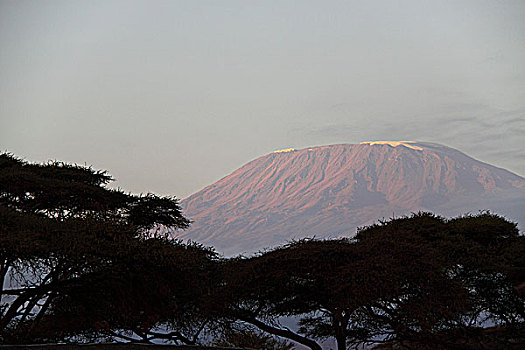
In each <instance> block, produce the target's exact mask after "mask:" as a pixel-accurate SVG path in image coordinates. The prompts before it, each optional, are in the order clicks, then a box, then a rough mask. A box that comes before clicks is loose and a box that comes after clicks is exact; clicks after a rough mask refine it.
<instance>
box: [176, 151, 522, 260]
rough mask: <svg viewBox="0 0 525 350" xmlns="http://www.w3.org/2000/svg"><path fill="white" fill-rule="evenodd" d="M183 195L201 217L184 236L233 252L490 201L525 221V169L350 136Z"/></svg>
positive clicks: (487, 205) (275, 157) (480, 206)
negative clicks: (513, 170) (358, 141)
mask: <svg viewBox="0 0 525 350" xmlns="http://www.w3.org/2000/svg"><path fill="white" fill-rule="evenodd" d="M181 204H182V207H183V211H184V213H185V215H186V216H187V217H189V218H190V219H191V220H193V224H192V225H191V227H190V228H189V229H188V230H186V231H184V232H181V233H179V238H182V239H191V240H193V241H197V242H200V243H203V244H205V245H211V246H214V247H215V248H216V249H217V250H218V251H219V252H221V253H224V254H226V255H232V254H239V253H245V252H248V253H250V252H255V251H258V250H261V249H263V248H267V247H272V246H276V245H279V244H283V243H285V242H286V241H289V240H291V239H299V238H303V237H314V236H315V237H317V238H325V237H339V236H352V235H353V234H355V232H356V228H357V227H359V226H363V225H368V224H371V223H374V222H377V220H378V219H383V218H390V217H392V216H401V215H405V214H409V213H410V212H415V211H420V210H429V211H433V212H436V213H439V214H442V215H446V216H458V215H462V214H465V213H469V212H470V213H477V212H478V211H479V210H487V209H488V210H491V211H493V212H496V213H498V214H502V215H504V216H506V217H507V218H509V219H511V220H515V221H518V222H520V223H521V224H523V221H524V219H525V215H524V212H525V210H524V209H525V178H523V177H520V176H518V175H516V174H513V173H511V172H509V171H507V170H504V169H501V168H497V167H494V166H491V165H489V164H486V163H482V162H480V161H477V160H475V159H473V158H471V157H469V156H467V155H465V154H463V153H461V152H459V151H457V150H455V149H452V148H449V147H445V146H442V145H438V144H432V143H422V142H417V143H415V142H409V141H406V142H385V141H383V142H369V143H363V144H341V145H332V146H321V147H313V148H308V149H302V150H293V149H287V150H283V151H277V152H274V153H271V154H268V155H265V156H263V157H260V158H257V159H255V160H253V161H251V162H249V163H248V164H246V165H244V166H243V167H241V168H240V169H238V170H236V171H234V172H233V173H232V174H230V175H228V176H226V177H224V178H223V179H221V180H219V181H217V182H216V183H214V184H212V185H210V186H208V187H206V188H205V189H203V190H202V191H200V192H198V193H195V194H194V195H192V196H190V197H189V198H187V199H185V200H183V201H182V202H181Z"/></svg>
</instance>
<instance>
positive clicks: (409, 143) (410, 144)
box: [361, 141, 423, 151]
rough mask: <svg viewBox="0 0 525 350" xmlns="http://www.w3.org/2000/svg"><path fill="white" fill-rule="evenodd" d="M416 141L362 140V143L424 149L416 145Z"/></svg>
mask: <svg viewBox="0 0 525 350" xmlns="http://www.w3.org/2000/svg"><path fill="white" fill-rule="evenodd" d="M415 143H416V141H367V142H361V144H362V145H370V146H373V145H388V146H392V147H397V146H405V147H408V148H412V149H415V150H418V151H422V150H423V148H421V147H418V146H416V145H414V144H415Z"/></svg>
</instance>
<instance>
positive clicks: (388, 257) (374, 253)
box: [225, 213, 525, 350]
mask: <svg viewBox="0 0 525 350" xmlns="http://www.w3.org/2000/svg"><path fill="white" fill-rule="evenodd" d="M519 247H521V248H519ZM524 253H525V251H524V250H523V237H521V236H519V235H518V231H517V229H516V225H515V224H513V223H510V222H508V221H506V220H505V219H503V218H501V217H498V216H495V215H491V214H488V213H484V214H480V215H477V216H467V217H461V218H456V219H452V220H445V219H443V218H441V217H437V216H434V215H432V214H429V213H420V214H415V215H413V216H412V217H407V218H399V219H395V220H391V221H388V222H383V223H380V224H377V225H373V226H370V227H367V228H363V229H361V230H360V231H359V233H358V235H357V237H356V239H355V240H352V241H350V240H335V241H316V240H303V241H299V242H292V243H290V244H288V245H286V246H283V247H280V248H277V249H275V250H273V251H270V252H267V253H264V254H260V255H258V256H255V257H253V258H250V259H237V260H232V261H231V265H230V267H229V270H227V271H229V272H228V273H227V275H228V276H230V277H229V279H227V282H226V283H225V286H226V287H225V289H226V291H227V292H228V293H230V298H231V300H232V301H234V303H233V304H231V306H230V308H231V309H230V311H231V314H232V315H234V317H236V318H237V319H239V320H242V321H244V322H248V323H251V324H253V325H255V326H257V327H259V328H260V329H261V330H264V331H266V332H269V333H271V334H275V335H279V336H283V337H287V338H289V339H291V340H294V341H297V342H299V343H301V344H303V345H306V346H308V347H310V348H311V349H320V347H319V344H318V343H317V342H315V341H314V340H313V339H319V340H321V339H326V338H330V337H333V338H335V340H336V342H337V347H338V349H339V350H343V349H346V348H347V346H351V345H356V346H357V345H359V344H363V343H378V342H392V341H395V342H398V343H399V344H401V345H402V344H407V342H409V343H411V344H414V343H418V344H420V345H425V344H426V345H428V344H433V345H435V344H441V345H442V346H443V347H445V348H446V347H450V346H452V345H453V344H455V342H457V341H458V339H460V338H462V339H463V340H466V339H469V341H471V340H472V338H473V337H474V338H475V337H477V338H478V339H477V340H476V341H479V342H483V341H485V340H483V339H481V338H482V337H480V336H479V335H480V334H482V333H480V331H479V329H480V327H482V326H483V325H485V324H486V322H487V321H490V322H492V323H493V324H497V325H502V326H505V327H506V329H508V330H515V332H514V334H518V333H519V331H520V330H522V327H523V320H524V315H525V312H524V309H523V305H524V300H523V296H520V294H519V293H518V292H517V290H516V289H515V288H514V287H513V283H512V282H513V281H512V279H509V276H512V275H513V274H514V275H516V271H519V270H520V269H523V265H521V266H520V265H519V264H520V261H521V263H522V262H523V255H524ZM282 316H296V317H300V328H299V333H300V334H298V333H296V332H292V331H291V330H289V329H286V328H283V327H280V326H279V324H278V322H277V320H278V318H279V317H282ZM511 333H512V332H511ZM514 336H515V335H508V336H507V337H506V339H504V340H507V341H509V339H512V337H514Z"/></svg>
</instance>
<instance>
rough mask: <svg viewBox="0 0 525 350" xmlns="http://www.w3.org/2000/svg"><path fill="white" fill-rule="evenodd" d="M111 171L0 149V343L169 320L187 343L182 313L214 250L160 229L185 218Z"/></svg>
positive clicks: (170, 202)
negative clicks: (120, 184)
mask: <svg viewBox="0 0 525 350" xmlns="http://www.w3.org/2000/svg"><path fill="white" fill-rule="evenodd" d="M110 180H111V177H110V176H109V175H108V174H107V173H106V172H104V171H96V170H93V169H91V168H89V167H84V166H78V165H70V164H65V163H60V162H49V163H46V164H31V163H28V162H25V161H23V160H20V159H17V158H16V157H14V156H12V155H10V154H2V155H0V279H1V282H2V284H1V285H0V294H1V297H2V303H1V309H0V310H1V315H0V339H2V341H3V342H14V343H16V342H31V341H40V342H42V341H49V340H56V339H64V337H71V336H76V337H77V339H78V336H79V335H81V334H88V335H89V336H90V337H92V338H93V337H95V338H96V337H97V336H105V337H110V336H112V335H113V336H116V337H117V338H118V336H123V337H128V338H130V336H132V337H134V338H137V335H138V336H139V337H142V339H143V340H146V339H151V338H152V337H155V336H156V337H163V336H166V335H165V334H162V333H156V335H155V334H153V333H151V332H153V331H152V329H154V328H155V326H158V325H159V324H161V323H163V324H165V323H169V322H171V323H172V326H173V327H172V329H175V330H176V331H172V332H171V338H172V339H176V340H181V341H182V342H188V341H189V342H191V339H188V338H186V335H184V334H183V333H182V331H181V330H184V329H185V327H186V328H188V327H190V323H191V322H190V321H189V318H188V322H184V324H183V322H182V321H181V320H182V317H183V316H182V315H184V314H187V313H189V312H191V308H192V307H194V305H195V303H194V301H195V300H196V299H197V298H198V297H199V295H201V294H202V293H203V292H204V291H205V290H206V289H207V288H208V286H207V285H204V284H205V282H203V281H205V279H206V276H207V275H208V274H210V273H212V268H211V267H210V266H211V264H210V262H211V261H212V260H213V259H214V257H215V253H213V251H211V250H209V249H204V248H202V247H201V246H198V245H195V244H194V245H185V244H181V243H180V242H177V241H174V240H172V239H170V238H169V237H168V232H169V230H172V229H179V228H185V227H187V226H188V225H189V221H188V220H187V219H186V218H184V217H183V215H182V213H181V211H180V207H179V205H178V201H177V200H176V199H175V198H171V197H159V196H156V195H153V194H146V195H132V194H129V193H124V192H122V191H121V190H118V189H110V188H108V187H106V185H107V184H108V182H109V181H110ZM168 310H169V313H168ZM177 316H178V317H179V319H177ZM177 323H178V324H177ZM137 332H139V333H141V334H138V333H137Z"/></svg>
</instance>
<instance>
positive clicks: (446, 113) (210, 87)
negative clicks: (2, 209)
mask: <svg viewBox="0 0 525 350" xmlns="http://www.w3.org/2000/svg"><path fill="white" fill-rule="evenodd" d="M523 18H525V3H524V2H523V1H520V0H518V1H497V2H495V1H480V0H472V1H420V0H419V1H415V0H414V1H399V2H393V1H374V2H370V1H333V2H330V1H274V2H273V1H257V2H247V1H124V0H123V1H109V0H105V1H85V2H72V1H39V2H29V1H0V45H1V47H2V49H1V50H0V78H1V79H0V148H1V149H2V150H9V151H11V152H14V153H15V154H17V155H20V156H23V157H26V158H29V159H31V160H38V161H43V160H47V159H60V160H66V161H72V162H78V163H84V162H85V163H87V164H92V165H93V166H94V167H96V168H105V169H108V170H109V171H110V172H111V173H112V174H113V175H114V176H115V177H116V178H117V179H118V180H119V182H118V184H119V185H121V186H122V187H123V188H125V189H129V190H132V191H134V192H144V191H155V192H159V193H163V194H173V195H177V196H182V197H184V196H187V195H189V194H191V193H192V192H194V191H196V190H198V189H200V188H202V187H203V186H205V185H207V184H209V183H211V182H213V181H215V180H217V179H218V178H220V177H222V176H224V175H226V174H227V173H229V172H230V171H232V170H234V169H235V168H237V167H238V166H240V165H242V164H244V163H245V162H247V161H249V160H250V159H253V158H255V157H257V156H259V155H262V154H265V153H268V152H271V151H273V150H274V149H277V148H286V147H296V148H301V147H307V146H310V145H319V144H330V143H341V142H360V141H365V140H370V139H375V140H377V139H416V140H420V141H430V142H438V143H443V144H446V145H449V146H452V147H456V148H458V149H460V150H462V151H464V152H466V153H467V154H469V155H471V156H474V157H475V158H478V159H480V160H483V161H487V162H490V163H494V164H495V165H498V166H501V167H505V168H508V169H510V170H512V171H514V172H517V173H519V174H520V175H522V176H523V175H525V159H524V158H525V152H524V151H523V148H524V147H523V144H525V139H524V136H523V135H524V133H523V131H524V129H525V125H524V120H525V21H523Z"/></svg>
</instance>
